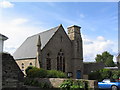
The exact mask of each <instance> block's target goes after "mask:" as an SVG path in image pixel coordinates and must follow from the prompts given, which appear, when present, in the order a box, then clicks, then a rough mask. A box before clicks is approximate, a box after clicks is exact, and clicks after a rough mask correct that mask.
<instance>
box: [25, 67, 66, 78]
mask: <svg viewBox="0 0 120 90" xmlns="http://www.w3.org/2000/svg"><path fill="white" fill-rule="evenodd" d="M26 74H27V77H30V78H36V77H38V78H66V77H67V75H66V74H65V73H63V72H61V71H57V70H45V69H42V68H36V67H28V68H27V69H26Z"/></svg>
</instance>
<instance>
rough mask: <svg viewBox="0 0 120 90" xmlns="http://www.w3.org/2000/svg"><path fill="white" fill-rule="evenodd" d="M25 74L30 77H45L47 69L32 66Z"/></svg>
mask: <svg viewBox="0 0 120 90" xmlns="http://www.w3.org/2000/svg"><path fill="white" fill-rule="evenodd" d="M27 76H28V77H30V78H36V77H38V78H45V77H46V76H47V71H46V70H44V69H42V68H41V69H39V68H33V69H30V70H29V71H28V74H27Z"/></svg>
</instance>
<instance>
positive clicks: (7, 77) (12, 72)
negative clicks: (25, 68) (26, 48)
mask: <svg viewBox="0 0 120 90" xmlns="http://www.w3.org/2000/svg"><path fill="white" fill-rule="evenodd" d="M1 54H2V86H3V87H19V86H22V84H23V83H22V82H23V78H24V74H23V73H22V71H21V70H20V68H19V66H18V65H17V63H16V62H15V60H14V59H13V57H12V56H11V55H10V54H6V53H1Z"/></svg>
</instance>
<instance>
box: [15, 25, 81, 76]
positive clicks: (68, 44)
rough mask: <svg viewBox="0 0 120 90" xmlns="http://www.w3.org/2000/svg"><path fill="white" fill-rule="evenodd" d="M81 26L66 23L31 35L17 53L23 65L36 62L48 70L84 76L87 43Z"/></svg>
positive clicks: (36, 64) (22, 68)
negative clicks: (83, 45) (67, 25)
mask: <svg viewBox="0 0 120 90" xmlns="http://www.w3.org/2000/svg"><path fill="white" fill-rule="evenodd" d="M80 28H81V27H79V26H76V25H73V26H70V27H68V28H67V29H68V34H67V33H66V32H65V30H64V28H63V26H62V25H59V26H57V27H55V28H52V29H50V30H47V31H44V32H42V33H38V34H36V35H33V36H30V37H28V38H27V39H26V40H25V41H24V42H23V44H22V45H21V46H20V47H19V48H18V49H17V50H16V51H15V53H14V54H13V56H14V58H15V60H16V62H17V64H18V65H19V67H20V69H21V70H22V71H23V72H24V73H25V69H26V68H27V67H28V66H30V65H32V66H36V67H39V68H44V69H47V70H51V69H54V70H59V71H63V72H65V73H66V74H68V73H71V74H72V77H73V78H83V47H82V37H81V33H80Z"/></svg>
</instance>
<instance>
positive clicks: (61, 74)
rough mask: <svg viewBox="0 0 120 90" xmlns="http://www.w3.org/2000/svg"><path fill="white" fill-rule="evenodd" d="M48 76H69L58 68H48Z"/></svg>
mask: <svg viewBox="0 0 120 90" xmlns="http://www.w3.org/2000/svg"><path fill="white" fill-rule="evenodd" d="M47 77H48V78H65V77H67V76H66V74H65V73H63V72H61V71H56V70H48V71H47Z"/></svg>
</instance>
